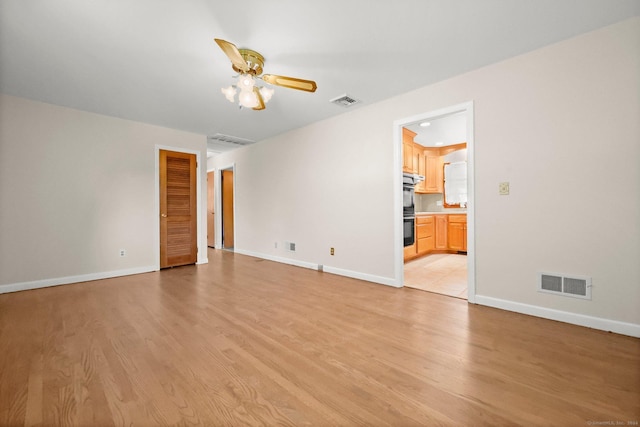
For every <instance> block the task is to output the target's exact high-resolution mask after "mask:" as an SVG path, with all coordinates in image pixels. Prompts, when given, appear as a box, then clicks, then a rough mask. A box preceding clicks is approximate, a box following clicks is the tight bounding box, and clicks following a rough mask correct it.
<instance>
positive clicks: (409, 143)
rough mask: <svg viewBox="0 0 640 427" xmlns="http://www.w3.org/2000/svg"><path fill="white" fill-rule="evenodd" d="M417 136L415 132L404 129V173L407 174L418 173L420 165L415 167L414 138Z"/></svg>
mask: <svg viewBox="0 0 640 427" xmlns="http://www.w3.org/2000/svg"><path fill="white" fill-rule="evenodd" d="M415 136H416V133H415V132H412V131H410V130H409V129H406V128H402V171H403V172H406V173H418V171H417V166H418V165H417V164H415V165H414V163H415V162H414V152H413V146H414V143H413V137H415Z"/></svg>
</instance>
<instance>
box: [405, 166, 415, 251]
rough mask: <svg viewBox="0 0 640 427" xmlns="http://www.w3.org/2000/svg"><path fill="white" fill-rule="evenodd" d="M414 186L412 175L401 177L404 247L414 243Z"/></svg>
mask: <svg viewBox="0 0 640 427" xmlns="http://www.w3.org/2000/svg"><path fill="white" fill-rule="evenodd" d="M415 185H416V184H415V179H414V178H413V175H412V174H403V175H402V218H403V221H402V229H403V235H404V245H405V246H411V245H413V244H414V243H415V241H416V236H415V230H416V228H415V222H416V207H415Z"/></svg>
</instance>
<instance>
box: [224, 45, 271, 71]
mask: <svg viewBox="0 0 640 427" xmlns="http://www.w3.org/2000/svg"><path fill="white" fill-rule="evenodd" d="M238 51H239V52H240V55H241V56H242V59H244V60H245V62H246V63H247V65H248V66H249V71H246V74H252V75H254V76H259V75H260V74H262V68H263V67H264V57H263V56H262V55H260V54H259V53H258V52H256V51H255V50H251V49H238ZM231 66H232V67H233V70H234V71H236V72H237V73H240V74H242V73H243V71H242V70H241V69H239V68H238V67H236V66H235V65H233V64H232V65H231Z"/></svg>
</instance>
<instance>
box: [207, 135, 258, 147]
mask: <svg viewBox="0 0 640 427" xmlns="http://www.w3.org/2000/svg"><path fill="white" fill-rule="evenodd" d="M207 142H213V143H215V142H221V143H223V144H234V145H239V146H244V145H249V144H253V143H254V142H255V141H252V140H250V139H244V138H238V137H237V136H231V135H224V134H221V133H216V134H215V135H213V136H208V137H207Z"/></svg>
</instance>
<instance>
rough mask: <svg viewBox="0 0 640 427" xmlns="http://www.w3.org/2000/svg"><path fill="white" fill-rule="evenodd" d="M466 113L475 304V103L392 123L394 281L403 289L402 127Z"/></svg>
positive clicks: (471, 296)
mask: <svg viewBox="0 0 640 427" xmlns="http://www.w3.org/2000/svg"><path fill="white" fill-rule="evenodd" d="M462 111H464V112H466V119H467V191H468V194H467V300H468V301H469V302H470V303H475V301H476V240H475V228H476V226H475V224H476V218H475V174H474V170H475V141H474V138H473V136H474V130H473V124H474V122H473V118H474V111H473V101H468V102H464V103H461V104H457V105H452V106H449V107H445V108H441V109H439V110H435V111H429V112H426V113H422V114H417V115H415V116H411V117H406V118H403V119H399V120H396V121H394V122H393V140H394V155H393V161H394V165H393V170H394V206H395V209H394V241H395V245H394V257H395V262H394V264H395V272H396V274H395V282H396V283H397V285H398V286H399V287H402V286H404V257H403V239H402V235H403V230H402V154H403V153H402V127H403V126H406V125H409V124H412V123H415V122H419V121H425V120H434V119H436V118H438V117H441V116H444V115H447V114H452V113H456V112H462Z"/></svg>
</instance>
